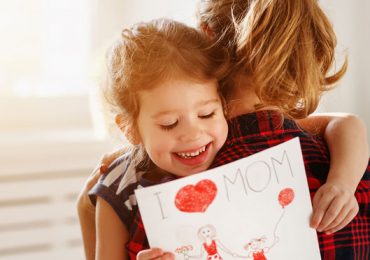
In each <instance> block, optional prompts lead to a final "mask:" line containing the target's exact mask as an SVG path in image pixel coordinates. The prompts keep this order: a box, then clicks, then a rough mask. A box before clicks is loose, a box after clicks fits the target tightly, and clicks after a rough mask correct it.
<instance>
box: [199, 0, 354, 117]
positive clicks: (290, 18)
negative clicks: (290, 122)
mask: <svg viewBox="0 0 370 260" xmlns="http://www.w3.org/2000/svg"><path fill="white" fill-rule="evenodd" d="M199 18H200V25H201V26H202V27H203V28H204V27H206V26H209V27H210V29H211V30H212V31H213V32H214V34H215V37H216V38H219V41H218V43H219V44H221V45H223V46H228V48H229V50H230V51H231V54H230V56H231V57H232V59H233V64H232V66H233V71H234V72H233V73H231V74H230V77H233V76H235V74H236V73H243V74H244V75H246V76H247V77H248V78H249V82H251V84H252V87H253V88H254V92H255V93H256V95H257V96H258V97H259V99H260V101H261V104H259V105H258V106H257V107H256V109H258V108H262V107H265V106H274V107H278V108H279V109H280V110H281V111H282V112H283V113H284V114H285V115H287V116H289V117H292V118H304V117H306V116H307V115H309V114H310V113H312V112H313V111H314V110H315V109H316V108H317V106H318V103H319V100H320V97H321V94H322V93H323V92H324V91H327V90H329V89H331V88H332V86H333V84H334V83H336V82H337V81H338V80H339V79H341V78H342V76H343V75H344V73H345V71H346V69H347V60H345V62H344V64H343V65H342V66H341V67H340V69H339V70H338V71H337V72H334V73H333V74H332V75H330V76H328V74H329V71H330V69H332V66H333V64H334V63H335V46H336V36H335V33H334V31H333V27H332V25H331V23H330V22H329V20H328V18H327V16H326V15H325V13H324V12H323V11H322V10H321V8H320V7H319V5H318V3H317V1H316V0H244V1H242V0H204V1H201V5H200V16H199ZM246 87H248V86H246ZM228 92H230V90H228ZM226 94H227V93H226Z"/></svg>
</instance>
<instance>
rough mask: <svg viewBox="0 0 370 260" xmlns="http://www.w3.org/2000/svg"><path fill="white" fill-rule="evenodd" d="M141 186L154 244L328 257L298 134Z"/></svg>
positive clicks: (192, 254)
mask: <svg viewBox="0 0 370 260" xmlns="http://www.w3.org/2000/svg"><path fill="white" fill-rule="evenodd" d="M135 193H136V197H137V200H138V203H139V209H140V212H141V215H142V218H143V223H144V227H145V230H146V233H147V236H148V240H149V244H150V246H151V247H159V248H162V249H164V250H166V251H171V252H174V253H175V255H176V259H189V258H190V259H275V260H278V259H281V260H286V259H301V260H303V259H307V260H315V259H321V258H320V251H319V246H318V240H317V236H316V232H315V230H314V229H312V228H310V227H309V217H310V214H311V212H312V206H311V200H310V196H309V190H308V185H307V179H306V174H305V169H304V163H303V158H302V151H301V148H300V143H299V139H298V138H295V139H292V140H290V141H287V142H285V143H283V144H280V145H277V146H275V147H272V148H269V149H267V150H265V151H263V152H260V153H257V154H254V155H252V156H249V157H247V158H244V159H240V160H238V161H235V162H232V163H229V164H227V165H223V166H221V167H218V168H215V169H211V170H208V171H205V172H203V173H199V174H195V175H192V176H189V177H185V178H181V179H178V180H175V181H171V182H168V183H164V184H159V185H155V186H151V187H147V188H142V189H138V190H136V191H135Z"/></svg>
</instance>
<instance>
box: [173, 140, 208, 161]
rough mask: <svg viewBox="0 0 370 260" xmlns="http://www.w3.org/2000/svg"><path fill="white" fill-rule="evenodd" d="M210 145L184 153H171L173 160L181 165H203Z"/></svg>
mask: <svg viewBox="0 0 370 260" xmlns="http://www.w3.org/2000/svg"><path fill="white" fill-rule="evenodd" d="M211 145H212V143H208V144H207V145H204V146H202V147H201V148H198V149H195V150H190V151H186V152H177V153H173V154H174V156H175V158H176V159H177V160H179V161H180V162H181V163H183V164H186V165H189V166H195V165H199V164H202V163H204V162H205V161H207V158H208V155H209V153H208V151H209V148H210V146H211Z"/></svg>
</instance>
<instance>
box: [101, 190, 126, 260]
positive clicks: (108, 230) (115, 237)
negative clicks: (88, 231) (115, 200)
mask: <svg viewBox="0 0 370 260" xmlns="http://www.w3.org/2000/svg"><path fill="white" fill-rule="evenodd" d="M128 240H129V233H128V231H127V228H126V226H125V225H124V224H123V223H122V221H121V220H120V218H119V217H118V216H117V214H116V212H115V211H114V210H113V208H112V207H111V206H110V205H109V204H108V203H107V202H106V201H105V200H104V199H102V198H99V197H98V200H97V204H96V258H95V259H96V260H106V259H109V260H126V259H128V253H127V250H126V243H127V242H128Z"/></svg>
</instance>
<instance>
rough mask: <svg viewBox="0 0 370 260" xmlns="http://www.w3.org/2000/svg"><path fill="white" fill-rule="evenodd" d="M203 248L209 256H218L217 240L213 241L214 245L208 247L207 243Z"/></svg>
mask: <svg viewBox="0 0 370 260" xmlns="http://www.w3.org/2000/svg"><path fill="white" fill-rule="evenodd" d="M203 247H204V249H205V250H206V251H207V254H208V255H215V254H217V245H216V241H215V240H212V243H211V244H210V245H207V243H203Z"/></svg>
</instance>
